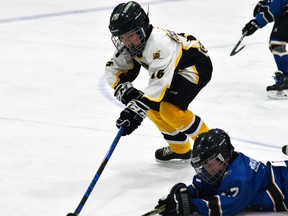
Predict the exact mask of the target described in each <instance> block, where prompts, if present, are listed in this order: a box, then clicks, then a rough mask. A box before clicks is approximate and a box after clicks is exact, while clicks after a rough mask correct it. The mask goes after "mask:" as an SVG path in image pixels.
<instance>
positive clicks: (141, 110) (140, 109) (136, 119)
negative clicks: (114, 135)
mask: <svg viewBox="0 0 288 216" xmlns="http://www.w3.org/2000/svg"><path fill="white" fill-rule="evenodd" d="M148 110H149V107H148V106H146V105H145V104H144V103H142V102H141V101H139V100H132V101H130V102H129V103H128V104H127V107H126V108H125V109H124V110H123V111H122V112H121V113H120V117H119V118H118V119H117V121H116V126H117V127H118V128H120V127H121V125H123V124H125V125H126V127H125V129H124V131H123V134H122V136H126V135H129V134H131V133H132V132H133V131H134V130H135V129H136V128H138V126H139V125H140V124H141V123H142V121H143V119H144V118H145V117H146V112H147V111H148Z"/></svg>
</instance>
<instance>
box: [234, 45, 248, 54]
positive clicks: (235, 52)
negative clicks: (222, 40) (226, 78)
mask: <svg viewBox="0 0 288 216" xmlns="http://www.w3.org/2000/svg"><path fill="white" fill-rule="evenodd" d="M244 47H245V45H243V46H242V47H241V48H239V49H238V50H236V49H237V47H235V48H234V49H233V50H232V51H231V53H230V56H234V55H235V54H237V53H238V52H240V51H241V50H242V49H243V48H244Z"/></svg>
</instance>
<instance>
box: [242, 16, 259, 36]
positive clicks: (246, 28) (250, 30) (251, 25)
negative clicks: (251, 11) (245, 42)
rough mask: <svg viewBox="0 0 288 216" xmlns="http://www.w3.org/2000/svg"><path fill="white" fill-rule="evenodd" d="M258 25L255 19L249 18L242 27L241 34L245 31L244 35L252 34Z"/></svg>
mask: <svg viewBox="0 0 288 216" xmlns="http://www.w3.org/2000/svg"><path fill="white" fill-rule="evenodd" d="M258 28H259V25H258V23H257V21H256V20H255V19H252V20H250V21H249V22H248V23H247V24H246V25H245V26H244V28H243V29H242V34H244V33H245V32H246V36H249V35H252V34H253V33H254V32H255V31H256V30H257V29H258Z"/></svg>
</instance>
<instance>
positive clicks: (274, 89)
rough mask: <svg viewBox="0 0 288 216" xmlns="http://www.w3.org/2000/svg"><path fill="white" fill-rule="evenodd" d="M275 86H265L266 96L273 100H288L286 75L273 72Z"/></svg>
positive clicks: (287, 77)
mask: <svg viewBox="0 0 288 216" xmlns="http://www.w3.org/2000/svg"><path fill="white" fill-rule="evenodd" d="M274 79H275V84H274V85H271V86H267V88H266V90H267V94H268V97H269V98H273V99H288V73H285V74H284V73H282V72H281V71H277V72H275V76H274Z"/></svg>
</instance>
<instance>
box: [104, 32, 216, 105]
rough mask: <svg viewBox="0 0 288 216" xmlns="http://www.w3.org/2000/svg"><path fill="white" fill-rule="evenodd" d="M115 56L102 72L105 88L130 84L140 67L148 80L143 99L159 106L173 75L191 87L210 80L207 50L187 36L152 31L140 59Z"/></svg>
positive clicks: (210, 70)
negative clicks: (104, 76)
mask: <svg viewBox="0 0 288 216" xmlns="http://www.w3.org/2000/svg"><path fill="white" fill-rule="evenodd" d="M115 55H116V51H115V53H114V56H113V58H112V59H111V60H110V61H109V62H108V63H107V64H106V68H105V75H106V80H107V82H108V84H109V85H110V86H111V87H112V88H115V87H116V86H117V85H118V84H119V83H123V82H126V81H130V82H132V81H133V80H134V79H135V78H136V77H137V76H138V74H139V71H140V68H141V66H143V67H144V68H145V69H147V70H148V73H149V77H150V78H149V83H148V86H147V87H146V88H145V89H144V96H143V97H144V98H146V99H148V100H149V101H153V102H161V100H162V99H163V97H164V94H165V92H166V90H167V88H169V87H170V85H171V82H172V79H173V77H174V75H175V74H176V73H178V74H179V75H182V76H183V77H185V78H186V79H187V80H189V81H190V82H192V83H194V84H198V83H201V82H203V83H204V82H205V83H206V82H208V81H209V80H210V78H211V73H212V64H211V61H210V58H209V56H208V54H207V50H206V49H205V48H204V47H203V46H202V44H201V43H200V41H199V40H197V39H196V38H195V37H193V36H192V35H188V34H182V33H181V34H176V33H175V32H173V31H169V30H165V29H161V28H156V27H154V28H153V30H152V32H151V34H150V36H149V38H148V40H147V41H146V45H145V48H144V50H143V52H142V55H141V56H139V57H134V58H129V57H127V56H124V55H119V56H118V57H116V56H115ZM207 68H208V70H207Z"/></svg>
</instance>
